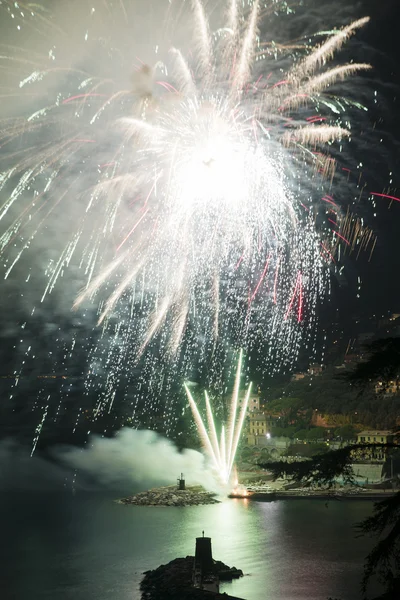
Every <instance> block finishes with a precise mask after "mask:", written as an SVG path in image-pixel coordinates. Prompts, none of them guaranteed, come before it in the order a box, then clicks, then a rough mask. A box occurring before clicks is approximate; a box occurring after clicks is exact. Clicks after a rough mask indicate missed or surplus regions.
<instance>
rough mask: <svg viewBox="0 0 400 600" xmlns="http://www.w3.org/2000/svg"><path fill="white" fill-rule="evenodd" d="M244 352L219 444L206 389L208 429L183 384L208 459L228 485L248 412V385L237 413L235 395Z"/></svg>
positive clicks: (241, 354)
mask: <svg viewBox="0 0 400 600" xmlns="http://www.w3.org/2000/svg"><path fill="white" fill-rule="evenodd" d="M242 359H243V352H242V350H241V351H240V354H239V360H238V366H237V371H236V377H235V383H234V387H233V393H232V399H231V405H230V409H229V417H228V419H229V422H228V438H226V437H225V427H224V426H222V428H221V437H220V443H219V444H218V438H217V431H216V427H215V421H214V416H213V413H212V408H211V403H210V399H209V396H208V393H207V392H205V400H206V414H207V422H208V431H207V429H206V427H205V425H204V422H203V419H202V418H201V415H200V411H199V408H198V406H197V404H196V401H195V400H194V398H193V396H192V394H191V392H190V390H189V388H188V386H187V385H186V384H184V387H185V391H186V395H187V398H188V400H189V405H190V408H191V410H192V414H193V417H194V420H195V423H196V427H197V431H198V433H199V437H200V440H201V442H202V445H203V448H204V450H205V451H206V453H207V454H208V456H209V458H210V459H211V461H212V463H213V465H214V467H215V469H216V472H217V476H218V477H219V479H220V480H221V482H222V483H224V484H227V483H229V482H230V479H231V475H232V469H233V467H234V462H235V456H236V452H237V448H238V445H239V441H240V436H241V434H242V431H243V425H244V420H245V417H246V413H247V407H248V404H249V399H250V394H251V387H252V384H251V383H250V384H249V387H248V388H247V391H246V394H245V397H244V400H243V403H242V406H241V409H240V413H239V416H238V415H237V406H238V397H239V389H240V375H241V368H242Z"/></svg>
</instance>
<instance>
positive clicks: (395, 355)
mask: <svg viewBox="0 0 400 600" xmlns="http://www.w3.org/2000/svg"><path fill="white" fill-rule="evenodd" d="M366 351H367V353H368V355H369V358H368V360H366V361H364V362H360V363H358V364H357V365H356V367H355V368H354V369H353V370H352V371H351V372H350V373H346V374H344V375H342V378H344V379H345V380H347V381H349V382H350V383H353V384H354V385H356V386H358V387H359V388H361V389H362V390H364V389H365V388H366V387H367V386H368V385H370V384H374V383H376V382H377V381H381V382H382V389H383V390H385V389H386V387H387V384H388V383H389V381H396V382H398V381H399V375H400V337H398V338H385V339H382V340H376V341H375V342H372V343H370V344H368V345H367V346H366Z"/></svg>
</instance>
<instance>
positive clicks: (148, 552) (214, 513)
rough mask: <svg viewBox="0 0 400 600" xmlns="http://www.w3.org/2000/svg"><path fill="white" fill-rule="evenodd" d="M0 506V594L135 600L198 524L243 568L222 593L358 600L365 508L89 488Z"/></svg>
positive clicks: (188, 542)
mask: <svg viewBox="0 0 400 600" xmlns="http://www.w3.org/2000/svg"><path fill="white" fill-rule="evenodd" d="M0 511H1V512H0V514H1V515H2V517H3V520H4V525H2V530H3V532H4V534H5V537H4V538H3V539H8V540H10V542H9V544H3V545H2V548H1V550H0V569H1V570H3V574H2V577H1V580H2V581H4V582H5V586H6V587H5V589H6V591H7V590H8V595H5V598H7V600H8V598H10V599H12V600H28V598H29V600H36V599H37V600H39V599H40V600H47V599H50V598H51V599H52V600H54V599H57V600H109V599H111V598H112V599H113V600H114V599H115V600H135V599H137V598H139V592H138V585H139V582H140V579H141V576H142V573H143V571H145V570H147V569H151V568H155V567H157V566H159V565H160V564H165V563H167V562H168V561H170V560H172V559H173V558H176V557H179V556H186V555H188V554H193V553H194V543H195V537H196V536H200V535H201V532H202V531H203V530H204V531H205V535H208V536H210V537H211V538H212V544H213V555H214V558H216V559H219V560H223V561H224V562H226V563H227V564H229V565H230V566H236V567H238V568H240V569H242V570H243V571H244V573H245V577H244V578H242V579H241V580H238V581H234V582H233V583H231V584H226V585H224V587H223V590H222V591H226V592H227V593H231V594H234V595H237V596H239V597H241V598H245V599H246V600H269V599H270V600H314V599H315V600H317V599H318V600H326V598H327V597H328V596H332V597H338V598H341V600H356V599H357V598H359V581H360V578H361V575H362V564H363V558H364V556H365V554H366V553H367V552H368V543H366V540H364V539H355V537H354V530H353V525H354V523H355V522H357V521H359V520H361V519H362V518H363V517H364V516H366V515H368V514H370V512H371V504H369V503H368V502H362V501H348V502H346V501H342V502H337V501H336V502H335V501H332V502H330V503H329V505H328V507H326V506H325V502H323V501H315V500H314V501H313V500H289V501H279V502H251V501H249V500H239V499H237V500H226V501H224V502H222V503H221V504H217V505H211V506H201V507H186V508H175V507H168V508H166V507H165V508H162V507H137V506H122V505H118V504H115V503H113V502H112V501H111V498H110V497H107V496H104V495H96V494H82V495H78V496H75V497H71V496H69V495H67V494H65V495H63V496H59V495H57V494H49V495H47V496H45V495H40V494H31V495H29V496H26V495H25V494H20V495H19V496H18V497H11V495H7V494H5V495H4V496H3V497H0ZM5 515H7V518H6V519H4V516H5Z"/></svg>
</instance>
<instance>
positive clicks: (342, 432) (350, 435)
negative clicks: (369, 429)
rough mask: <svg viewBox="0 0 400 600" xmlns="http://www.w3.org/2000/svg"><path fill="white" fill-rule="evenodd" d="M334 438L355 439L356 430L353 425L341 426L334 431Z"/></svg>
mask: <svg viewBox="0 0 400 600" xmlns="http://www.w3.org/2000/svg"><path fill="white" fill-rule="evenodd" d="M335 436H336V437H339V438H341V439H342V440H347V441H348V440H353V439H354V438H355V437H356V430H355V427H354V426H353V425H343V426H342V427H338V428H337V429H335Z"/></svg>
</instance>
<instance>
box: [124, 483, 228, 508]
mask: <svg viewBox="0 0 400 600" xmlns="http://www.w3.org/2000/svg"><path fill="white" fill-rule="evenodd" d="M117 502H119V503H120V504H134V505H136V506H200V505H204V504H217V503H218V502H219V500H217V498H216V494H214V493H212V492H207V491H206V490H205V489H204V488H203V487H201V486H200V485H199V486H195V485H192V486H187V487H186V489H185V490H178V489H177V488H176V486H172V485H171V486H165V487H159V488H154V489H152V490H147V491H145V492H139V493H138V494H135V495H134V496H128V497H127V498H121V499H120V500H117Z"/></svg>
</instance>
